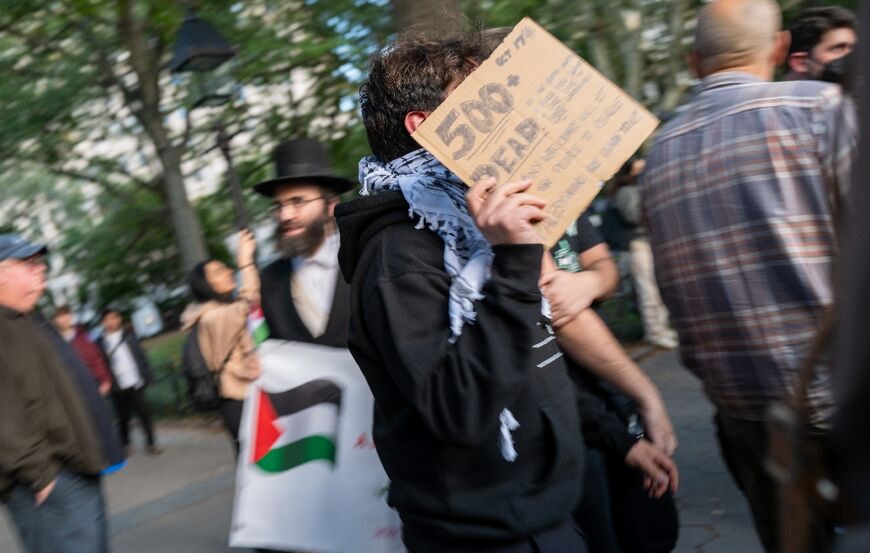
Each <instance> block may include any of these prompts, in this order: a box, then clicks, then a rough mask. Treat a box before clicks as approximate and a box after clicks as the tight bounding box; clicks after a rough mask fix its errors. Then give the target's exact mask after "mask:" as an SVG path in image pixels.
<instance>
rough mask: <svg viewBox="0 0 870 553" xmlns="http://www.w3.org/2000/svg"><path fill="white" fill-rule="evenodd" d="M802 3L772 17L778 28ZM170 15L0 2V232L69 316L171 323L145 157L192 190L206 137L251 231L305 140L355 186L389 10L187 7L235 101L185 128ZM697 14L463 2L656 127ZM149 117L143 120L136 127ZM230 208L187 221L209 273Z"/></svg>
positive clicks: (85, 3)
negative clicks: (69, 286)
mask: <svg viewBox="0 0 870 553" xmlns="http://www.w3.org/2000/svg"><path fill="white" fill-rule="evenodd" d="M809 3H810V2H802V1H797V0H792V1H785V2H783V3H782V4H783V6H784V9H785V11H786V15H787V16H791V15H793V14H794V13H795V12H796V10H799V9H800V8H802V7H803V6H805V5H808V4H809ZM839 3H841V4H844V5H852V6H854V5H856V2H854V0H844V1H843V2H839ZM184 4H185V3H184V2H182V3H179V2H176V1H175V0H141V1H135V2H134V1H133V0H69V1H65V2H57V1H49V2H44V1H37V0H0V74H2V75H3V79H0V182H2V185H0V219H2V220H0V225H2V226H3V228H4V229H6V230H16V231H19V232H26V233H28V235H29V236H34V237H45V236H46V235H51V239H52V242H53V244H52V245H53V246H55V251H59V252H61V253H62V254H63V256H64V257H65V260H64V263H63V267H62V270H69V271H74V272H76V273H78V274H79V275H80V276H81V277H82V282H83V285H82V286H81V289H80V290H79V292H78V296H79V298H78V300H79V301H80V302H81V303H82V304H89V305H91V306H93V307H99V306H100V305H102V304H104V303H115V304H120V305H131V303H132V302H133V300H134V298H136V297H138V296H142V295H148V296H151V297H152V299H154V300H156V301H157V302H158V304H160V305H163V306H167V307H172V308H173V309H177V307H178V304H179V303H180V301H181V300H180V299H179V298H180V297H183V294H184V290H183V287H182V283H183V277H184V275H183V271H182V270H181V269H180V266H181V263H180V253H179V249H178V246H177V241H176V240H174V237H173V226H172V224H171V219H170V217H169V210H168V205H169V204H168V202H167V195H166V192H165V191H164V187H163V186H161V184H162V175H163V172H164V169H163V167H162V166H161V162H160V156H159V151H158V147H160V148H163V149H164V150H161V151H165V148H167V147H172V148H177V149H178V152H179V153H180V156H181V161H182V164H183V167H184V170H185V171H186V172H187V173H188V174H192V173H195V172H196V171H197V170H199V169H200V168H201V167H202V166H204V165H207V164H209V163H211V162H212V161H213V160H214V158H215V155H216V152H215V150H214V143H215V133H214V129H215V124H216V123H217V122H218V121H219V120H220V121H221V122H222V123H223V124H224V126H225V127H226V128H227V129H228V131H229V133H230V135H232V136H233V137H234V138H233V142H232V145H233V155H234V158H235V161H236V163H235V165H236V169H237V170H238V173H239V175H240V178H241V180H242V184H243V188H244V190H245V201H246V202H247V205H248V208H249V211H250V213H251V214H252V215H253V216H254V218H255V219H259V218H263V217H265V216H266V209H267V205H268V202H267V201H266V200H265V199H263V198H260V197H259V196H257V195H256V194H254V193H253V192H252V190H251V187H252V185H253V184H254V183H256V182H258V181H260V180H263V179H265V178H269V177H270V176H271V175H272V171H273V167H272V163H271V152H272V149H273V147H274V145H275V144H276V143H277V142H279V141H282V140H286V139H289V138H293V137H298V136H303V135H309V136H315V137H318V138H320V139H322V140H323V141H325V142H326V143H328V145H329V148H330V152H331V155H332V160H333V163H334V165H335V170H336V173H337V174H339V175H342V176H344V177H346V178H349V179H351V180H356V176H357V163H358V160H359V158H360V157H362V156H363V155H365V154H367V153H368V145H367V141H366V138H365V132H364V129H363V128H362V125H361V123H360V121H359V118H358V117H357V115H356V109H357V107H356V95H357V91H358V87H359V84H360V82H361V80H362V78H363V77H364V75H365V72H366V68H367V63H368V59H369V57H370V55H371V53H372V52H373V51H374V50H375V49H376V48H378V47H379V46H380V45H382V44H384V43H385V42H386V41H387V40H388V39H389V38H390V37H392V36H394V32H395V31H396V28H395V27H396V25H395V24H394V22H393V19H392V17H393V10H392V9H391V7H392V6H391V2H390V1H389V0H330V1H328V2H327V1H325V0H319V1H318V0H250V1H246V2H237V1H231V0H212V1H210V2H199V3H197V5H198V8H199V12H198V13H199V15H200V16H201V17H202V18H204V19H206V20H208V21H210V22H211V23H212V24H213V25H214V26H215V27H216V28H218V29H219V30H220V32H221V33H222V34H224V35H225V36H226V37H227V38H228V40H229V41H230V42H231V43H232V44H233V45H235V46H236V48H237V52H238V54H237V56H236V58H235V60H234V64H235V73H234V76H235V78H236V80H237V82H238V88H239V91H240V93H239V94H237V95H236V97H234V99H233V100H232V102H231V103H230V104H229V105H227V106H225V107H222V108H208V109H201V110H197V111H195V112H193V114H192V116H191V117H190V119H189V123H190V126H189V128H187V127H186V125H185V117H186V116H187V115H188V113H187V108H189V107H190V105H191V99H190V98H188V97H187V96H186V89H185V79H184V78H180V77H178V76H173V77H170V76H169V75H168V74H167V73H166V71H165V70H164V69H161V68H164V67H165V65H166V63H167V62H168V60H169V57H170V55H171V45H172V41H173V40H174V37H175V33H176V32H177V30H178V28H179V26H180V24H181V22H182V20H183V17H184V13H183V5H184ZM702 4H703V2H702V1H701V0H608V1H605V0H588V1H583V2H576V1H573V0H461V1H460V6H461V8H462V10H463V12H464V14H465V15H466V17H467V18H468V20H469V22H470V23H471V25H472V26H474V27H493V26H510V25H513V24H515V23H516V22H517V21H519V19H521V18H522V17H523V16H526V15H529V16H532V17H534V18H535V19H536V20H537V21H539V22H540V23H541V24H542V25H544V26H545V27H546V28H548V29H549V30H550V31H551V32H553V34H555V35H556V36H557V37H559V38H560V39H561V40H563V41H565V42H566V43H567V44H568V45H569V46H570V47H571V48H573V49H575V50H576V51H578V52H580V53H581V55H583V56H584V57H586V58H587V59H589V60H590V61H591V62H592V63H593V64H595V65H596V66H598V67H599V68H600V69H601V70H602V71H604V72H605V73H607V74H609V75H610V76H612V77H613V78H614V79H615V80H616V81H617V82H619V83H620V84H622V85H623V86H625V87H627V89H628V90H629V91H630V92H631V93H632V94H634V95H635V96H636V97H638V98H639V99H641V100H642V101H644V102H646V103H647V104H648V105H649V106H650V107H652V108H654V109H662V110H667V109H670V108H671V107H673V105H676V103H678V102H679V100H680V97H681V96H682V95H683V94H684V93H685V91H686V90H687V88H688V85H689V83H690V82H691V81H690V78H689V76H688V73H687V71H686V67H685V64H684V63H683V59H684V57H683V56H684V54H685V52H686V49H687V47H688V45H689V43H690V41H691V38H690V36H689V35H690V29H691V26H692V21H693V18H694V16H695V14H696V12H697V9H698V8H699V6H700V5H702ZM632 11H636V12H638V13H639V14H640V16H641V25H640V27H639V28H633V27H632V26H631V24H630V20H631V18H626V15H627V14H629V13H631V12H632ZM399 30H402V29H399ZM137 37H138V38H142V40H141V42H136V40H135V39H136V38H137ZM136 45H138V46H136ZM137 48H138V49H137ZM149 72H150V73H151V75H150V77H149ZM149 78H152V80H149ZM154 94H156V97H152V96H153V95H154ZM149 102H152V103H154V105H153V106H152V105H150V104H149ZM152 108H153V110H155V111H154V113H152V114H151V115H152V116H153V117H151V119H149V118H148V117H145V112H147V111H148V109H152ZM155 125H157V126H162V127H161V128H163V130H164V131H165V132H166V134H167V136H166V137H165V139H166V141H167V142H168V144H163V145H162V146H161V142H160V141H159V140H157V139H156V138H155V136H157V135H159V133H157V135H155V130H154V128H153V127H154V126H155ZM185 131H187V132H185ZM229 197H230V195H229V194H228V192H227V190H226V185H225V183H223V182H221V183H218V186H217V190H216V192H215V193H214V194H212V195H211V196H208V197H206V198H202V199H200V200H199V201H198V204H197V205H196V206H195V207H196V213H197V217H198V218H199V220H200V221H201V223H202V226H203V230H204V233H205V235H206V240H207V242H208V247H209V250H210V255H212V256H214V257H216V258H218V259H222V260H225V261H229V259H228V258H229V254H228V252H227V251H226V248H225V246H224V244H223V237H225V236H227V235H228V234H229V233H230V232H232V231H233V230H234V229H233V221H234V217H233V215H232V207H231V204H230V201H229ZM46 221H49V222H50V226H51V228H46V227H45V222H46ZM58 246H59V247H58Z"/></svg>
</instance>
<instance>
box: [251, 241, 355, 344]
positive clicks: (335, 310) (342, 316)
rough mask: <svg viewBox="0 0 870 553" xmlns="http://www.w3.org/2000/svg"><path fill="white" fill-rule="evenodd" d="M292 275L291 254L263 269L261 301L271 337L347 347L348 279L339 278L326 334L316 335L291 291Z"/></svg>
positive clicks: (261, 274) (348, 314)
mask: <svg viewBox="0 0 870 553" xmlns="http://www.w3.org/2000/svg"><path fill="white" fill-rule="evenodd" d="M292 277H293V262H292V260H291V259H290V258H280V259H277V260H275V261H273V262H272V263H270V264H269V265H267V266H266V267H265V268H264V269H263V270H262V271H261V272H260V298H261V300H260V303H261V305H262V309H263V317H265V319H266V325H267V326H268V327H269V337H270V338H275V339H278V340H290V341H293V342H306V343H312V344H320V345H322V346H332V347H337V348H344V347H347V325H348V319H349V317H350V306H349V305H348V301H349V300H348V297H349V294H350V291H349V289H348V286H347V283H346V282H344V280H343V279H342V278H341V277H340V276H339V278H337V279H336V283H335V293H334V294H333V296H332V309H331V310H330V312H329V322H328V323H327V324H326V330H325V331H324V333H323V335H322V336H318V337H317V338H315V337H314V336H312V335H311V331H309V330H308V327H306V326H305V323H303V322H302V319H301V318H300V317H299V314H298V313H297V312H296V306H295V304H294V303H293V296H292V294H291V293H290V279H291V278H292Z"/></svg>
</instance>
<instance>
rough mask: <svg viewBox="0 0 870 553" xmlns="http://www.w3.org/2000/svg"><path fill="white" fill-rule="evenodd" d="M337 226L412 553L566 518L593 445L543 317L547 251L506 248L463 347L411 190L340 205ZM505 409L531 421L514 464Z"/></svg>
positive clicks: (362, 361)
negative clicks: (505, 439)
mask: <svg viewBox="0 0 870 553" xmlns="http://www.w3.org/2000/svg"><path fill="white" fill-rule="evenodd" d="M336 219H337V221H338V226H339V230H340V232H341V250H340V252H339V265H340V267H341V271H342V274H343V275H344V278H345V279H346V280H348V282H350V283H351V322H350V329H349V337H348V347H349V348H350V351H351V353H352V354H353V357H354V359H355V360H356V361H357V363H358V364H359V366H360V368H361V369H362V372H363V374H364V375H365V377H366V379H367V381H368V383H369V386H370V387H371V390H372V393H373V394H374V398H375V404H376V408H375V413H374V428H373V435H374V440H375V444H376V446H377V450H378V454H379V456H380V458H381V461H382V463H383V465H384V468H385V469H386V471H387V474H388V475H389V477H390V479H391V481H392V483H391V487H390V492H389V498H388V501H389V503H390V505H392V506H393V507H395V508H396V509H397V511H398V512H399V514H400V516H401V518H402V521H403V524H404V539H405V543H406V545H407V546H408V548H409V550H410V551H412V552H414V553H429V552H431V553H445V552H447V551H450V552H459V551H464V550H466V549H467V548H468V547H469V544H475V543H477V544H480V545H484V544H495V543H509V542H511V541H521V540H523V539H526V538H527V537H528V536H530V535H533V534H536V533H538V532H540V531H543V530H546V529H548V528H551V527H554V526H556V525H559V524H561V523H563V522H564V521H565V520H567V519H568V517H569V516H570V513H571V511H572V509H573V508H574V507H575V505H576V503H577V502H578V499H579V497H580V492H581V479H582V470H583V467H582V463H583V451H584V450H583V437H582V433H581V429H580V417H579V415H578V410H577V404H576V401H577V398H576V395H575V387H574V385H573V384H572V382H571V380H570V379H569V377H568V375H567V372H566V368H565V363H564V360H563V359H562V354H561V352H560V351H559V349H558V346H557V345H556V340H555V337H554V336H553V333H552V330H551V329H550V328H549V326H548V325H547V324H546V321H545V320H544V319H543V317H542V315H541V295H540V291H539V289H538V278H539V274H540V265H541V256H542V254H543V248H542V246H540V245H531V244H529V245H502V246H495V247H494V248H493V251H494V253H495V256H494V260H493V266H492V277H491V278H490V280H489V281H488V282H487V284H486V285H485V286H484V288H483V290H482V292H483V294H484V298H483V299H481V300H479V301H477V302H475V304H474V310H475V312H476V314H477V319H476V321H475V322H474V323H470V324H469V323H466V324H465V326H464V328H463V330H462V334H461V336H459V338H458V340H456V342H455V343H450V342H449V341H448V339H449V338H450V325H449V317H448V290H449V287H450V282H451V281H450V277H449V276H448V275H447V273H446V272H445V270H444V263H443V255H444V242H443V241H442V240H441V238H439V237H438V235H437V234H435V233H434V232H432V231H430V230H428V229H416V228H415V225H416V223H417V220H415V219H412V218H410V217H409V215H408V204H407V203H406V202H405V200H404V198H403V197H402V195H401V193H399V192H386V193H382V194H379V195H376V196H372V197H367V198H362V199H359V200H355V201H352V202H348V203H344V204H341V205H339V206H338V207H337V209H336ZM504 409H508V410H509V411H510V412H511V413H512V414H513V416H514V417H515V419H516V421H517V422H518V423H519V427H518V428H516V429H515V430H513V431H512V432H511V433H510V435H511V438H512V441H513V443H514V446H515V450H516V453H517V456H516V458H515V460H513V461H511V460H508V458H507V457H510V455H507V456H506V455H505V454H504V452H503V450H502V447H501V446H502V445H503V444H502V443H501V440H500V437H501V436H502V433H503V432H502V425H501V424H500V419H499V415H500V414H501V413H502V411H503V410H504ZM469 550H473V548H472V549H469Z"/></svg>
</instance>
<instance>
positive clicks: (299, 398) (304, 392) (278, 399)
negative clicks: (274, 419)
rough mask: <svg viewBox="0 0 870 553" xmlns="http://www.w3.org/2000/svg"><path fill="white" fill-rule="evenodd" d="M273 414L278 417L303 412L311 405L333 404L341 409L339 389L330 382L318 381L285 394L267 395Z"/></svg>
mask: <svg viewBox="0 0 870 553" xmlns="http://www.w3.org/2000/svg"><path fill="white" fill-rule="evenodd" d="M269 399H271V400H272V405H273V406H274V407H275V412H276V413H277V414H278V416H279V417H283V416H286V415H292V414H293V413H298V412H299V411H304V410H305V409H308V408H309V407H311V406H313V405H319V404H321V403H333V404H335V406H336V407H339V408H340V407H341V388H339V387H338V385H337V384H336V383H335V382H332V381H331V380H325V379H318V380H312V381H310V382H306V383H305V384H303V385H302V386H298V387H296V388H291V389H290V390H287V391H286V392H279V393H277V394H269Z"/></svg>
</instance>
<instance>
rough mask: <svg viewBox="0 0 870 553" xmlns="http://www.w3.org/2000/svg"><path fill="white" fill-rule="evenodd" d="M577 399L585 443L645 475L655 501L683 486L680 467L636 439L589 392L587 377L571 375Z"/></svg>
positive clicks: (644, 441)
mask: <svg viewBox="0 0 870 553" xmlns="http://www.w3.org/2000/svg"><path fill="white" fill-rule="evenodd" d="M570 376H571V379H572V380H573V381H574V385H575V387H576V396H577V410H578V412H579V414H580V420H581V421H582V423H583V438H584V442H585V443H586V444H587V445H589V446H592V447H596V448H598V449H600V450H602V451H604V452H605V453H606V454H607V455H608V456H609V457H611V458H613V459H619V460H622V461H623V462H624V463H625V464H626V465H628V466H629V467H632V468H635V469H637V470H639V471H641V472H642V473H643V477H644V479H643V481H644V489H646V490H648V491H649V494H650V496H651V497H661V496H662V495H663V494H664V493H665V491H666V490H668V489H669V488H670V489H671V491H674V492H676V491H677V487H678V485H679V473H678V471H677V465H676V464H675V463H674V462H673V461H672V460H671V459H670V458H669V457H668V455H666V454H665V453H664V452H662V451H661V450H660V449H659V448H657V447H655V446H653V445H652V444H650V442H648V441H646V440H645V439H639V440H638V439H635V438H634V436H632V435H631V434H629V432H628V430H626V428H625V425H624V424H623V423H622V421H621V420H619V418H618V417H617V416H616V415H615V414H614V413H612V412H611V411H608V410H607V407H606V406H605V405H604V402H603V401H601V399H599V398H598V397H597V396H595V395H594V394H592V393H590V392H588V391H587V390H586V387H585V384H584V382H583V377H582V376H581V375H578V374H571V375H570Z"/></svg>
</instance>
